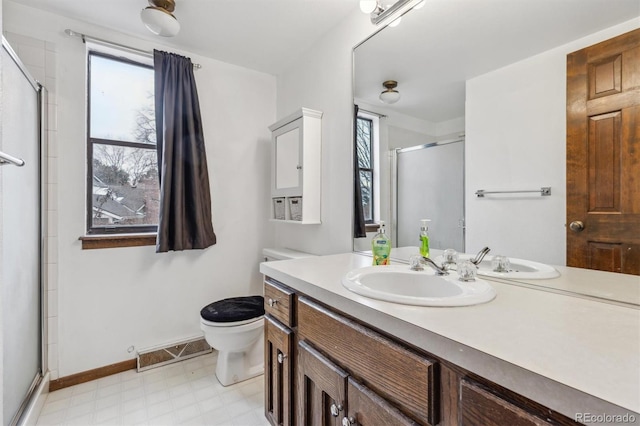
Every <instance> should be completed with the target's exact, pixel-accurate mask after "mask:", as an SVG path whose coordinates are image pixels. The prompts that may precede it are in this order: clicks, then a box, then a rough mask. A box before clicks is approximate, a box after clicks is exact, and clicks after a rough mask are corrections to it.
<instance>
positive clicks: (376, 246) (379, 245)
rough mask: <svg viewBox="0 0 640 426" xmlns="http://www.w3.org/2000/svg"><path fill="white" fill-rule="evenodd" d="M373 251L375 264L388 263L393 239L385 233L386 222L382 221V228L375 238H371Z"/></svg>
mask: <svg viewBox="0 0 640 426" xmlns="http://www.w3.org/2000/svg"><path fill="white" fill-rule="evenodd" d="M371 252H372V253H373V265H374V266H375V265H388V264H389V256H390V255H391V240H390V239H389V237H387V234H385V229H384V222H383V221H382V220H381V221H380V228H378V233H377V234H376V236H375V237H373V240H371Z"/></svg>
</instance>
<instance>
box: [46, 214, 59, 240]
mask: <svg viewBox="0 0 640 426" xmlns="http://www.w3.org/2000/svg"><path fill="white" fill-rule="evenodd" d="M47 234H48V235H49V236H50V237H57V236H58V212H57V211H56V210H51V211H49V212H47Z"/></svg>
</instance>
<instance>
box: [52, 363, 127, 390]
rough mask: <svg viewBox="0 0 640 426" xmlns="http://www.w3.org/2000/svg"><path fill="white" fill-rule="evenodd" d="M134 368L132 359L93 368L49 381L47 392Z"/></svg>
mask: <svg viewBox="0 0 640 426" xmlns="http://www.w3.org/2000/svg"><path fill="white" fill-rule="evenodd" d="M136 367H137V362H136V359H135V358H134V359H128V360H126V361H122V362H117V363H115V364H111V365H107V366H104V367H100V368H94V369H93V370H88V371H83V372H80V373H76V374H72V375H70V376H65V377H60V378H59V379H56V380H51V382H50V383H49V392H53V391H56V390H59V389H63V388H68V387H69V386H74V385H79V384H80V383H86V382H90V381H92V380H96V379H100V378H102V377H107V376H111V375H112V374H118V373H122V372H123V371H127V370H135V369H136Z"/></svg>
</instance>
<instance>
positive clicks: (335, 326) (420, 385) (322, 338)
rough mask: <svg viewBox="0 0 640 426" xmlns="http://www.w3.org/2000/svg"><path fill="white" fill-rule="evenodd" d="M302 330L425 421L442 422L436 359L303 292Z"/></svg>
mask: <svg viewBox="0 0 640 426" xmlns="http://www.w3.org/2000/svg"><path fill="white" fill-rule="evenodd" d="M297 319H298V335H299V337H300V339H301V340H306V341H307V342H309V343H311V344H313V346H314V347H316V348H318V349H319V350H321V351H323V352H324V353H328V354H330V355H331V358H332V359H334V360H335V361H336V362H337V363H338V364H340V365H341V366H343V367H344V368H345V369H346V370H348V371H349V373H350V374H351V375H353V376H354V377H355V378H356V379H357V380H358V381H359V382H360V383H362V384H364V385H365V386H367V387H368V388H369V389H371V390H372V391H373V392H375V393H377V394H379V395H380V396H382V397H383V398H385V399H386V400H388V401H390V402H391V403H392V404H393V405H395V406H397V407H398V408H399V409H400V410H402V411H403V412H404V413H406V414H407V415H409V416H411V417H412V418H414V419H416V420H417V421H418V422H420V423H421V424H431V425H435V424H438V423H439V406H438V403H439V387H438V383H439V381H438V379H437V371H436V363H435V362H434V361H431V360H429V359H427V358H425V357H424V356H422V355H420V354H417V353H415V352H413V351H411V350H409V349H408V348H406V347H404V346H401V345H399V344H398V343H396V342H394V341H392V340H390V339H388V338H386V337H385V336H382V335H380V334H379V333H376V332H375V331H373V330H371V329H369V328H367V327H364V326H362V325H361V324H358V323H356V322H355V321H352V320H350V319H348V318H345V317H343V316H341V315H338V314H336V313H335V312H332V311H330V310H328V309H326V308H324V307H323V306H321V305H319V304H317V303H315V302H314V301H312V300H310V299H308V298H306V297H300V298H298V303H297Z"/></svg>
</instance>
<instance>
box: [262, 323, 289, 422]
mask: <svg viewBox="0 0 640 426" xmlns="http://www.w3.org/2000/svg"><path fill="white" fill-rule="evenodd" d="M264 324H265V325H264V328H265V330H264V331H265V332H264V336H265V338H264V343H265V348H264V355H265V380H264V384H265V392H264V398H265V401H264V410H265V415H266V417H267V419H268V420H269V422H270V423H271V424H272V425H285V426H288V425H290V424H292V417H291V414H292V413H291V401H292V396H293V395H292V392H291V391H292V389H293V386H292V380H293V377H292V373H291V371H292V370H291V365H292V364H291V349H292V342H293V332H292V331H291V330H289V329H288V328H287V327H285V326H283V325H282V324H280V323H279V322H278V321H277V320H275V319H273V318H270V317H269V316H267V317H266V321H265V322H264Z"/></svg>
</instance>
